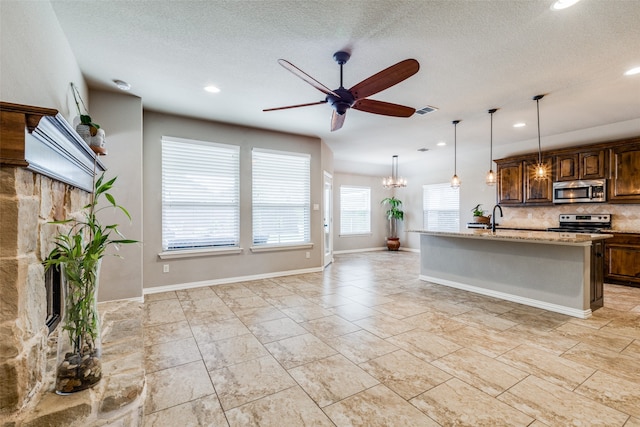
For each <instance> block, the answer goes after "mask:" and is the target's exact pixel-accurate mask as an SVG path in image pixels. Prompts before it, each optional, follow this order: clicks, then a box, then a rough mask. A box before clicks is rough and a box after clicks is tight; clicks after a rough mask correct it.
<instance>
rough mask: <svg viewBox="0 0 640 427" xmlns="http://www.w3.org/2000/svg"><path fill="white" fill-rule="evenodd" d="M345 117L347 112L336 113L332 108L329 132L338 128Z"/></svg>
mask: <svg viewBox="0 0 640 427" xmlns="http://www.w3.org/2000/svg"><path fill="white" fill-rule="evenodd" d="M346 117H347V113H344V114H338V113H336V111H335V110H333V114H332V115H331V132H333V131H336V130H338V129H340V128H341V127H342V125H343V124H344V119H345V118H346Z"/></svg>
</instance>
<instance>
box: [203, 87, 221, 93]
mask: <svg viewBox="0 0 640 427" xmlns="http://www.w3.org/2000/svg"><path fill="white" fill-rule="evenodd" d="M204 90H206V91H207V92H210V93H218V92H220V89H218V88H217V87H215V86H205V87H204Z"/></svg>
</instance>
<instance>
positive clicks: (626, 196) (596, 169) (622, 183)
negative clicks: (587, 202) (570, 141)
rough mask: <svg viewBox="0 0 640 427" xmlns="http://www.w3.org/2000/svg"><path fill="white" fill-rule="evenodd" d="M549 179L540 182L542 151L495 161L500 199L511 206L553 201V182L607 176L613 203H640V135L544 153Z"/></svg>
mask: <svg viewBox="0 0 640 427" xmlns="http://www.w3.org/2000/svg"><path fill="white" fill-rule="evenodd" d="M542 159H543V162H544V163H545V165H546V166H547V168H548V170H549V171H550V173H549V179H547V180H546V181H545V180H543V181H536V180H535V179H534V175H533V174H532V173H533V170H534V167H535V164H536V163H537V161H538V153H531V154H521V155H518V156H513V157H507V158H504V159H497V160H495V162H496V165H497V172H498V185H497V188H496V191H497V194H496V199H497V202H498V203H500V204H503V205H511V206H529V205H533V206H535V205H546V204H552V203H553V182H554V181H572V180H578V179H585V180H586V179H606V180H607V181H608V182H607V187H608V190H607V191H608V198H607V201H608V202H609V203H640V137H635V138H627V139H621V140H618V141H609V142H601V143H598V144H592V145H583V146H578V147H570V148H562V149H558V150H550V151H545V152H543V153H542Z"/></svg>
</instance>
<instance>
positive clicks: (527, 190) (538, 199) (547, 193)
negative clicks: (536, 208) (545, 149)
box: [524, 156, 553, 205]
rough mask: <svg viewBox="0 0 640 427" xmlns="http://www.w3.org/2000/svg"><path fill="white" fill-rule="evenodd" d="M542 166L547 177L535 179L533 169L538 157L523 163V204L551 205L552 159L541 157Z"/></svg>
mask: <svg viewBox="0 0 640 427" xmlns="http://www.w3.org/2000/svg"><path fill="white" fill-rule="evenodd" d="M542 164H543V165H544V167H545V168H546V170H547V177H546V178H544V179H536V176H535V175H536V174H535V169H536V166H537V165H538V157H537V156H536V157H535V158H530V159H528V160H525V161H524V165H525V169H524V203H526V204H532V205H533V204H535V205H548V204H552V203H553V188H552V187H553V173H552V171H553V159H552V158H551V157H546V158H545V157H543V158H542Z"/></svg>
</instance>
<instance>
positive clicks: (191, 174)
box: [162, 137, 240, 251]
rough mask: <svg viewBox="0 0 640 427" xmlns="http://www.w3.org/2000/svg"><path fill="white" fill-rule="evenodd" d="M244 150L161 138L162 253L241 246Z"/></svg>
mask: <svg viewBox="0 0 640 427" xmlns="http://www.w3.org/2000/svg"><path fill="white" fill-rule="evenodd" d="M239 153H240V148H239V147H237V146H233V145H225V144H216V143H212V142H202V141H193V140H188V139H179V138H170V137H163V138H162V249H163V250H165V251H170V250H180V249H201V248H208V247H219V246H239V240H240V239H239V236H240V156H239Z"/></svg>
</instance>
